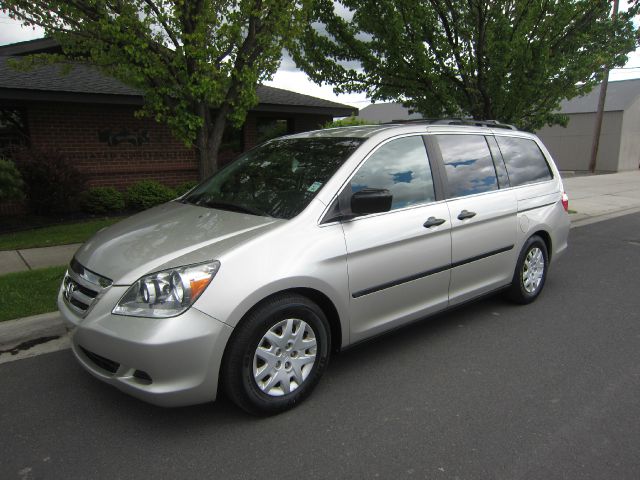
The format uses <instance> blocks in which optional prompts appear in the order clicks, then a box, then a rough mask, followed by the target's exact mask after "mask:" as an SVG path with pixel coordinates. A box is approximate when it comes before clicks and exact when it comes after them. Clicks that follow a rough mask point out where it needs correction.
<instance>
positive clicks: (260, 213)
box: [58, 122, 569, 414]
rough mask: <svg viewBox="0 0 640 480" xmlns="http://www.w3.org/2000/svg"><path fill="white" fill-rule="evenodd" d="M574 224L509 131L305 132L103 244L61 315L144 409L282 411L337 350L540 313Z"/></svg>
mask: <svg viewBox="0 0 640 480" xmlns="http://www.w3.org/2000/svg"><path fill="white" fill-rule="evenodd" d="M454 123H455V122H454ZM458 123H460V122H458ZM567 209H568V200H567V197H566V195H565V193H564V191H563V186H562V180H561V179H560V175H559V173H558V170H557V168H556V166H555V165H554V163H553V161H552V159H551V156H550V155H549V152H548V151H547V150H546V148H545V147H544V145H543V144H542V143H541V142H540V140H538V138H537V137H535V136H534V135H531V134H528V133H524V132H520V131H517V130H515V129H512V128H507V126H505V125H502V124H499V123H497V122H484V123H483V122H478V123H477V124H473V125H451V124H449V122H435V123H429V122H424V123H412V124H404V125H378V126H360V127H349V128H335V129H327V130H321V131H313V132H307V133H302V134H296V135H290V136H286V137H281V138H278V139H275V140H272V141H269V142H267V143H264V144H262V145H260V146H258V147H256V148H254V149H253V150H250V151H248V152H246V153H245V154H243V155H242V156H240V157H239V158H238V159H237V160H236V161H234V162H233V163H231V164H230V165H228V166H227V167H225V168H223V169H222V170H220V171H219V172H218V173H216V174H215V175H214V176H212V177H211V178H209V179H207V180H206V181H204V182H202V183H201V184H199V185H198V186H197V187H195V188H194V189H193V190H191V191H190V192H188V193H187V194H185V195H183V196H182V197H180V198H178V199H176V200H174V201H171V202H169V203H166V204H164V205H160V206H158V207H155V208H152V209H150V210H147V211H145V212H142V213H139V214H137V215H134V216H132V217H130V218H127V219H126V220H124V221H122V222H120V223H118V224H116V225H114V226H111V227H109V228H107V229H105V230H102V231H100V232H98V233H97V234H96V235H95V236H94V237H93V238H91V239H90V240H89V241H88V242H87V243H85V244H84V245H83V246H82V247H81V248H80V249H79V250H78V252H77V253H76V255H75V257H74V258H73V260H72V262H71V264H70V266H69V269H68V271H67V274H66V275H65V278H64V281H63V284H62V286H61V289H60V293H59V296H58V306H59V309H60V311H61V313H62V315H63V317H64V318H65V319H66V320H67V322H68V324H69V325H70V327H71V330H72V349H73V353H74V354H75V356H76V357H77V359H78V360H79V362H80V363H81V364H82V366H83V367H84V368H86V369H87V370H88V371H89V372H90V373H91V374H93V375H94V376H96V377H97V378H99V379H101V380H104V381H105V382H107V383H110V384H111V385H114V386H116V387H117V388H119V389H121V390H123V391H125V392H127V393H130V394H131V395H134V396H136V397H138V398H141V399H143V400H146V401H149V402H152V403H154V404H158V405H164V406H178V405H188V404H196V403H201V402H207V401H212V400H214V399H215V398H216V395H217V392H218V388H219V386H220V387H221V388H222V389H224V391H225V392H226V394H227V395H228V397H229V398H231V399H232V400H233V401H234V402H235V403H236V404H237V405H239V406H240V407H242V408H243V409H245V410H247V411H249V412H252V413H257V414H270V413H277V412H280V411H283V410H286V409H288V408H291V407H293V406H294V405H295V404H297V403H298V402H300V401H301V400H303V399H304V398H305V397H307V396H308V395H309V393H310V392H311V391H312V389H313V388H314V386H315V385H316V384H317V383H318V381H319V379H320V377H321V376H322V374H323V372H324V370H325V368H326V367H327V363H328V361H329V357H330V355H331V354H332V353H333V352H336V351H338V350H340V349H343V348H345V347H347V346H350V345H353V344H355V343H357V342H361V341H363V340H366V339H368V338H371V337H373V336H374V335H378V334H380V333H383V332H386V331H388V330H391V329H394V328H397V327H400V326H402V325H405V324H408V323H410V322H413V321H416V320H419V319H423V318H425V317H427V316H428V315H431V314H433V313H435V312H439V311H442V310H444V309H447V308H450V307H454V306H456V305H460V304H461V303H463V302H467V301H469V300H472V299H475V298H477V297H479V296H482V295H486V294H489V293H493V292H497V291H506V293H507V294H508V296H509V297H510V298H511V299H512V300H514V301H516V302H519V303H523V304H524V303H529V302H531V301H533V300H535V298H536V297H537V296H538V295H539V294H540V292H541V291H542V289H543V287H544V284H545V278H546V275H547V272H548V268H549V265H550V263H551V262H553V261H555V260H556V259H557V258H558V257H559V256H560V254H561V253H563V252H564V251H565V249H566V248H567V236H568V232H569V217H568V214H567Z"/></svg>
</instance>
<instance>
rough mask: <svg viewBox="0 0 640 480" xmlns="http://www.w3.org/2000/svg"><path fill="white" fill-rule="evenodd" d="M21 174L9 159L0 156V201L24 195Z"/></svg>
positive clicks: (16, 198) (15, 198) (19, 197)
mask: <svg viewBox="0 0 640 480" xmlns="http://www.w3.org/2000/svg"><path fill="white" fill-rule="evenodd" d="M23 187H24V182H23V180H22V175H20V172H19V171H18V169H17V168H16V166H15V165H14V164H13V162H12V161H11V160H5V159H3V158H0V201H4V200H19V199H21V198H22V197H24V193H23V190H22V189H23Z"/></svg>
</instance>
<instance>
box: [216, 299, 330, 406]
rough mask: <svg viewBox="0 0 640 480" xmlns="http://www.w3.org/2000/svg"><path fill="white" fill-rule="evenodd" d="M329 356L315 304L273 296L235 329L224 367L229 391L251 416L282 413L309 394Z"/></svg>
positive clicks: (327, 340)
mask: <svg viewBox="0 0 640 480" xmlns="http://www.w3.org/2000/svg"><path fill="white" fill-rule="evenodd" d="M330 351H331V345H330V335H329V325H328V322H327V319H326V317H325V315H324V313H323V311H322V310H321V309H320V308H319V307H318V306H317V305H316V304H315V303H313V302H312V301H311V300H309V299H308V298H306V297H303V296H300V295H295V294H281V295H277V296H274V297H272V298H270V299H268V300H266V301H265V302H264V303H263V304H261V305H259V306H258V307H257V308H255V309H254V310H253V311H251V312H250V313H249V314H248V315H247V316H246V317H245V318H244V319H243V320H242V322H241V323H240V324H239V325H238V327H236V332H234V335H233V336H232V338H231V340H230V343H229V345H228V347H227V352H226V353H225V361H224V362H223V371H222V382H223V385H224V389H225V392H226V394H227V396H228V397H229V398H230V399H231V400H232V401H233V402H234V403H236V404H237V405H238V406H239V407H241V408H242V409H244V410H245V411H247V412H249V413H252V414H257V415H264V414H267V415H268V414H275V413H279V412H283V411H285V410H288V409H289V408H292V407H293V406H295V405H296V404H297V403H299V402H300V401H302V400H303V399H304V398H306V397H307V396H308V395H309V394H310V393H311V391H312V390H313V388H314V387H315V385H316V384H317V383H318V381H319V380H320V377H321V375H322V373H323V372H324V370H325V368H326V365H327V363H328V361H329V354H330Z"/></svg>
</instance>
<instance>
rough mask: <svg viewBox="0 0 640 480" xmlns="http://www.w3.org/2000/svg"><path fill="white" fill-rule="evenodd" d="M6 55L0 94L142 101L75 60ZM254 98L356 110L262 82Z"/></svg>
mask: <svg viewBox="0 0 640 480" xmlns="http://www.w3.org/2000/svg"><path fill="white" fill-rule="evenodd" d="M0 52H1V50H0ZM10 58H15V59H16V60H18V59H19V57H10V56H0V98H5V99H6V98H10V99H22V100H29V99H33V100H39V99H42V100H44V99H47V96H46V95H43V94H45V93H47V94H49V97H51V94H53V93H58V94H64V96H59V98H58V99H59V100H67V101H76V102H78V101H83V98H84V99H85V101H88V102H89V101H98V102H103V101H115V102H114V103H132V104H140V103H142V94H141V92H140V91H139V90H137V89H135V88H133V87H130V86H129V85H126V84H124V83H122V82H121V81H119V80H117V79H115V78H113V77H110V76H108V75H105V74H104V73H102V72H101V71H100V70H98V69H97V68H96V67H93V66H90V65H83V64H75V65H73V66H72V68H71V69H70V70H69V71H68V72H67V73H64V72H63V68H64V67H62V66H60V65H46V66H40V67H37V68H33V69H31V70H28V71H19V70H16V69H14V68H13V67H11V66H10V65H9V64H8V60H9V59H10ZM80 95H82V97H80ZM87 96H90V97H87ZM107 96H108V97H107ZM74 97H75V98H74ZM258 98H259V99H260V104H259V105H258V106H257V107H256V108H255V110H262V111H279V110H283V107H288V108H289V109H292V108H293V109H295V110H296V111H300V112H301V113H322V114H328V115H333V116H337V117H339V116H347V115H352V114H355V113H357V109H356V108H354V107H351V106H349V105H344V104H341V103H336V102H331V101H329V100H324V99H321V98H316V97H312V96H310V95H303V94H300V93H295V92H290V91H288V90H283V89H280V88H274V87H268V86H266V85H260V86H258ZM49 99H53V98H49Z"/></svg>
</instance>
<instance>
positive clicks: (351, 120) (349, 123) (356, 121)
mask: <svg viewBox="0 0 640 480" xmlns="http://www.w3.org/2000/svg"><path fill="white" fill-rule="evenodd" d="M372 124H373V122H370V121H369V120H365V119H364V118H358V117H356V116H354V115H351V116H350V117H345V118H340V119H338V120H333V121H331V122H327V123H325V124H324V125H322V128H336V127H354V126H358V125H372Z"/></svg>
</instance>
